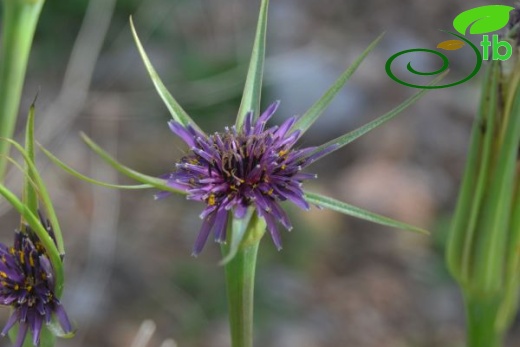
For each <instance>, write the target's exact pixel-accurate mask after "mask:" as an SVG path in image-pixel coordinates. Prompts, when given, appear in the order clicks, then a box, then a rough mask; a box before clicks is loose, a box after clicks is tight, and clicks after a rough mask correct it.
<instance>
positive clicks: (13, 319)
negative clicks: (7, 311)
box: [0, 310, 19, 336]
mask: <svg viewBox="0 0 520 347" xmlns="http://www.w3.org/2000/svg"><path fill="white" fill-rule="evenodd" d="M18 319H19V314H18V310H15V311H14V312H13V313H12V314H11V316H10V317H9V319H8V320H7V323H5V326H4V329H3V330H2V333H1V334H0V335H2V336H6V335H7V333H8V332H9V330H11V328H12V327H13V325H15V324H16V322H18Z"/></svg>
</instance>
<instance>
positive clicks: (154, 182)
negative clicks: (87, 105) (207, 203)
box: [81, 133, 186, 194]
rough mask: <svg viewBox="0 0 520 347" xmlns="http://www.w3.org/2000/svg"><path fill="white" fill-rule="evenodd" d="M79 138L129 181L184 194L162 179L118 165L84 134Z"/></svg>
mask: <svg viewBox="0 0 520 347" xmlns="http://www.w3.org/2000/svg"><path fill="white" fill-rule="evenodd" d="M81 138H82V139H83V141H85V143H86V144H87V145H88V146H89V147H90V148H91V149H92V150H93V151H94V152H96V153H97V154H98V155H99V156H100V157H101V158H102V159H103V160H104V161H105V162H107V164H108V165H110V166H112V167H113V168H114V169H116V170H117V171H119V172H120V173H122V174H123V175H125V176H128V177H130V178H131V179H134V180H136V181H137V182H140V183H143V184H149V185H151V186H152V187H154V188H157V189H160V190H164V191H168V192H172V193H178V194H186V192H184V191H182V190H179V189H175V188H172V187H170V186H168V185H167V184H166V183H165V180H164V179H160V178H157V177H152V176H148V175H144V174H142V173H140V172H137V171H135V170H132V169H130V168H128V167H126V166H124V165H123V164H121V163H119V162H118V161H117V160H115V159H114V158H112V156H111V155H110V154H108V153H107V152H105V150H103V149H102V148H101V147H99V146H98V145H97V144H96V143H95V142H94V141H92V140H91V139H90V138H89V137H88V136H87V135H85V134H84V133H81Z"/></svg>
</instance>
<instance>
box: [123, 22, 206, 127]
mask: <svg viewBox="0 0 520 347" xmlns="http://www.w3.org/2000/svg"><path fill="white" fill-rule="evenodd" d="M130 28H131V29H132V35H133V36H134V40H135V44H136V45H137V49H138V50H139V54H140V55H141V58H142V59H143V63H144V65H145V67H146V70H148V74H149V75H150V78H151V79H152V82H153V84H154V86H155V89H156V90H157V93H159V96H160V97H161V99H162V100H163V102H164V104H165V105H166V107H167V108H168V111H170V114H171V115H172V118H173V119H174V120H175V121H177V122H179V123H181V124H182V125H183V126H184V127H186V126H187V125H188V124H190V125H191V126H192V127H194V128H195V129H197V130H198V131H199V132H200V133H202V134H204V132H203V131H202V130H201V129H200V128H199V127H198V125H197V124H196V123H195V122H194V121H193V119H191V117H190V116H189V115H188V114H187V113H186V111H184V109H183V108H182V107H181V106H180V105H179V103H178V102H177V101H176V100H175V99H174V98H173V96H172V95H171V94H170V92H169V91H168V89H166V86H165V85H164V83H163V82H162V80H161V78H160V77H159V75H158V74H157V71H155V68H154V67H153V65H152V63H151V62H150V59H149V58H148V55H147V54H146V52H145V50H144V48H143V45H142V44H141V41H140V40H139V36H137V32H136V30H135V26H134V22H133V20H132V17H130Z"/></svg>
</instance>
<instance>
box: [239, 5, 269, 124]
mask: <svg viewBox="0 0 520 347" xmlns="http://www.w3.org/2000/svg"><path fill="white" fill-rule="evenodd" d="M268 8H269V0H262V4H261V5H260V14H259V16H258V25H257V28H256V36H255V42H254V44H253V53H252V54H251V61H250V62H249V70H248V72H247V78H246V84H245V86H244V92H243V94H242V101H241V103H240V108H239V110H238V115H237V120H236V123H235V125H236V128H237V129H241V128H242V124H243V123H244V120H245V117H246V114H247V113H248V112H250V111H253V119H256V117H258V115H259V113H260V97H261V94H262V77H263V74H264V60H265V36H266V30H267V10H268Z"/></svg>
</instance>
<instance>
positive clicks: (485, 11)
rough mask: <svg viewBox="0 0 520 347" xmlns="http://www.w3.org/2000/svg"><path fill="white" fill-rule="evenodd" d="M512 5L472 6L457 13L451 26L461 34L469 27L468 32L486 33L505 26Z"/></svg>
mask: <svg viewBox="0 0 520 347" xmlns="http://www.w3.org/2000/svg"><path fill="white" fill-rule="evenodd" d="M511 10H514V7H511V6H505V5H487V6H480V7H475V8H472V9H471V10H467V11H464V12H462V13H461V14H459V15H458V16H457V17H455V19H454V20H453V27H454V28H455V30H457V31H458V32H459V33H461V34H462V35H466V30H467V29H468V27H469V28H470V30H469V33H470V34H477V35H478V34H486V33H489V32H493V31H497V30H499V29H502V28H503V27H504V26H506V24H507V22H508V21H509V12H511Z"/></svg>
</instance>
